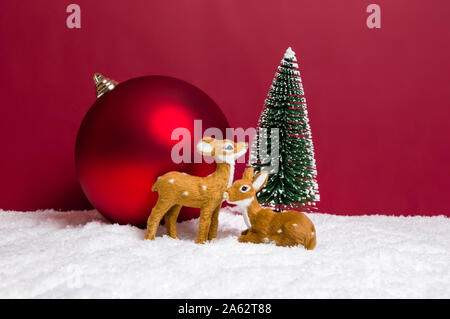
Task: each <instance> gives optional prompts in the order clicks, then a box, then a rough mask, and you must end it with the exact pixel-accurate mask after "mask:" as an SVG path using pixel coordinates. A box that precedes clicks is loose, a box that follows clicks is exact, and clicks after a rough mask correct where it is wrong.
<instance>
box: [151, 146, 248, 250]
mask: <svg viewBox="0 0 450 319" xmlns="http://www.w3.org/2000/svg"><path fill="white" fill-rule="evenodd" d="M247 148H248V145H247V143H244V142H239V143H234V142H233V141H231V140H216V139H214V138H212V137H205V138H203V139H202V140H201V141H200V142H199V143H198V144H197V151H198V152H199V153H200V154H202V155H206V156H213V157H214V159H215V161H216V163H217V168H216V171H215V172H214V173H212V174H211V175H209V176H207V177H198V176H192V175H188V174H186V173H180V172H169V173H167V174H164V175H163V176H160V177H159V178H158V180H157V181H156V182H155V184H154V185H153V187H152V190H153V191H157V192H158V201H157V202H156V205H155V206H154V207H153V209H152V212H151V214H150V216H149V218H148V221H147V233H146V235H145V239H155V235H156V230H157V228H158V225H159V223H160V222H161V219H162V217H163V216H164V220H165V224H166V229H167V235H169V236H170V237H172V238H177V237H178V234H177V229H176V223H177V217H178V213H179V212H180V209H181V207H182V206H187V207H197V208H200V222H199V229H198V234H197V239H196V241H195V242H196V243H198V244H203V243H204V242H205V241H206V240H211V239H214V238H215V237H216V236H217V226H218V219H219V211H220V208H221V206H222V201H223V194H224V192H225V190H226V189H227V188H228V187H230V186H231V184H232V182H233V177H234V165H235V161H236V159H238V158H239V157H241V156H242V155H244V154H245V152H247Z"/></svg>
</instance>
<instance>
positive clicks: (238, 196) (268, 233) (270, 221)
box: [224, 168, 316, 249]
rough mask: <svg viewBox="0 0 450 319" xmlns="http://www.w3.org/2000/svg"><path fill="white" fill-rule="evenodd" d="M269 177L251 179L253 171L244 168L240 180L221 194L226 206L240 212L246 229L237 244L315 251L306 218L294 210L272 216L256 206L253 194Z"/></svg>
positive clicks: (254, 194) (268, 210)
mask: <svg viewBox="0 0 450 319" xmlns="http://www.w3.org/2000/svg"><path fill="white" fill-rule="evenodd" d="M268 176H269V174H268V173H267V172H266V171H262V172H261V173H259V174H257V175H256V176H255V177H253V168H247V169H246V170H245V172H244V174H243V176H242V179H240V180H237V181H235V182H234V183H233V185H232V186H231V187H230V188H228V189H227V191H226V192H225V193H224V199H225V200H226V201H227V202H228V203H230V204H234V205H237V206H238V207H239V208H240V209H241V210H242V214H243V216H244V221H245V223H246V224H247V227H248V229H247V230H245V231H243V232H242V234H241V236H240V237H239V238H238V240H239V241H240V242H242V243H246V242H252V243H255V244H260V243H268V242H270V241H273V242H275V244H276V245H277V246H297V245H303V246H305V248H306V249H314V247H316V229H315V228H314V224H313V223H312V222H311V220H310V219H309V218H308V217H307V216H306V215H305V214H303V213H300V212H297V211H293V210H289V211H284V212H280V213H275V212H274V211H272V210H271V209H269V208H262V207H261V206H260V205H259V203H258V200H257V198H256V193H257V192H258V191H259V190H260V189H261V188H262V187H263V186H264V184H265V183H266V182H267V178H268Z"/></svg>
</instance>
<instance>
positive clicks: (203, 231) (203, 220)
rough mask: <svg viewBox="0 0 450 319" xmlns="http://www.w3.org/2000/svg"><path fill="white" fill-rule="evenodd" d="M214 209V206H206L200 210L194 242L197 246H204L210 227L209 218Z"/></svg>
mask: <svg viewBox="0 0 450 319" xmlns="http://www.w3.org/2000/svg"><path fill="white" fill-rule="evenodd" d="M215 208H216V207H215V206H212V207H211V206H207V207H202V208H201V211H200V221H199V223H198V233H197V239H196V240H195V242H196V243H197V244H204V243H205V241H206V240H207V239H208V234H209V228H210V226H211V218H212V214H213V211H214V209H215Z"/></svg>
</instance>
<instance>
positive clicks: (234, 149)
mask: <svg viewBox="0 0 450 319" xmlns="http://www.w3.org/2000/svg"><path fill="white" fill-rule="evenodd" d="M247 149H248V144H247V143H244V142H238V143H235V142H233V141H231V140H216V139H215V138H212V137H205V138H203V139H202V140H201V141H200V142H198V144H197V151H198V152H199V153H200V154H202V155H206V156H213V157H214V158H215V160H216V162H217V163H229V164H231V163H234V162H235V161H236V159H238V158H239V157H241V156H242V155H244V154H245V152H247Z"/></svg>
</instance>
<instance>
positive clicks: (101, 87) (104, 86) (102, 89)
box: [94, 73, 119, 98]
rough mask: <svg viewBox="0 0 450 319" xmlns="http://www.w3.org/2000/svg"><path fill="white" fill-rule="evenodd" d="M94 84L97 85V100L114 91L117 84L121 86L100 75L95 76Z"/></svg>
mask: <svg viewBox="0 0 450 319" xmlns="http://www.w3.org/2000/svg"><path fill="white" fill-rule="evenodd" d="M94 83H95V89H96V91H97V98H99V97H101V96H102V95H103V94H105V93H106V92H109V91H111V90H113V89H114V88H115V87H116V85H117V84H119V83H118V82H117V81H114V80H111V79H108V78H107V77H104V76H103V75H101V74H100V73H95V74H94Z"/></svg>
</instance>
